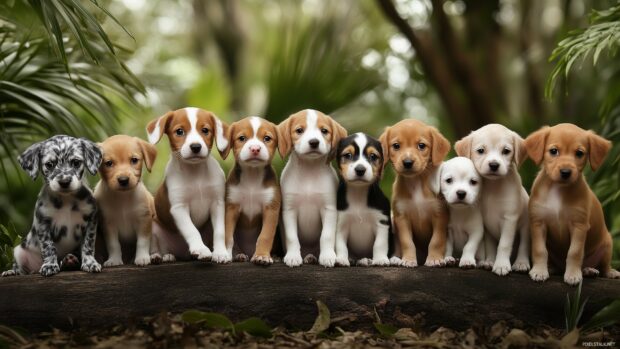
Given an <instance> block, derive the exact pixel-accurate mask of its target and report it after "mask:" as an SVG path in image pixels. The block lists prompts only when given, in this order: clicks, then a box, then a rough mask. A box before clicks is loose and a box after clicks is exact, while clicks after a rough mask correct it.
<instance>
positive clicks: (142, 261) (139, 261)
mask: <svg viewBox="0 0 620 349" xmlns="http://www.w3.org/2000/svg"><path fill="white" fill-rule="evenodd" d="M133 264H135V265H137V266H140V267H144V266H147V265H149V264H151V256H149V255H148V254H147V255H144V256H136V259H134V261H133Z"/></svg>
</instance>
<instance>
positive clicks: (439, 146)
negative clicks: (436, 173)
mask: <svg viewBox="0 0 620 349" xmlns="http://www.w3.org/2000/svg"><path fill="white" fill-rule="evenodd" d="M431 137H432V139H433V145H432V147H433V148H432V149H431V161H432V163H433V166H439V165H441V162H442V161H443V159H444V158H445V157H446V155H448V153H449V152H450V147H451V146H450V142H448V140H447V139H446V137H444V136H443V135H442V134H441V133H439V130H437V129H436V128H434V127H431Z"/></svg>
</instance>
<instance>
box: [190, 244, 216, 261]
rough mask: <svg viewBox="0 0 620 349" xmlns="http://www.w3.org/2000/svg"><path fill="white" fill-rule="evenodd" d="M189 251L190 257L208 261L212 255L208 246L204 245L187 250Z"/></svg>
mask: <svg viewBox="0 0 620 349" xmlns="http://www.w3.org/2000/svg"><path fill="white" fill-rule="evenodd" d="M189 253H190V254H191V255H192V258H194V259H197V260H199V261H210V260H211V257H212V255H213V254H212V253H211V250H209V248H208V247H206V246H204V247H200V248H196V249H192V250H190V251H189Z"/></svg>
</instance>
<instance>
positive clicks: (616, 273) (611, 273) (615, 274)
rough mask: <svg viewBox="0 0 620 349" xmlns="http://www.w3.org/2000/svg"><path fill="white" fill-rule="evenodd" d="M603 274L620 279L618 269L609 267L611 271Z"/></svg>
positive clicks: (609, 277)
mask: <svg viewBox="0 0 620 349" xmlns="http://www.w3.org/2000/svg"><path fill="white" fill-rule="evenodd" d="M603 276H604V277H606V278H608V279H620V271H617V270H616V269H609V271H608V272H606V273H605V275H603Z"/></svg>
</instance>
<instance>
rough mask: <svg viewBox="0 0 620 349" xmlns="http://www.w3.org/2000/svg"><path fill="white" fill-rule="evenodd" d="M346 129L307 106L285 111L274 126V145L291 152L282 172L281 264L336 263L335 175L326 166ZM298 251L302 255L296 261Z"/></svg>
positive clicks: (329, 264)
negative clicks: (276, 140) (283, 254)
mask: <svg viewBox="0 0 620 349" xmlns="http://www.w3.org/2000/svg"><path fill="white" fill-rule="evenodd" d="M346 136H347V131H346V130H345V129H344V128H343V127H342V126H340V125H339V124H338V123H337V122H336V121H334V120H333V119H332V118H331V117H329V116H327V115H325V114H323V113H321V112H319V111H316V110H312V109H307V110H302V111H300V112H297V113H295V114H293V115H291V116H290V117H289V118H288V119H286V120H285V121H283V122H282V123H280V125H278V149H279V151H280V154H282V156H286V155H287V154H289V153H291V152H292V153H291V156H290V158H289V160H288V162H287V163H286V166H285V167H284V170H283V171H282V177H281V180H280V183H281V188H282V221H283V223H284V224H283V225H284V230H285V239H284V247H285V249H286V254H285V256H284V263H285V264H286V265H288V266H289V267H295V266H300V265H301V264H302V262H304V261H305V262H306V263H311V262H314V261H315V260H316V257H315V256H316V254H317V253H319V264H321V265H323V266H325V267H333V266H334V264H335V262H336V251H335V235H336V223H337V211H336V191H337V186H338V178H337V177H336V172H335V171H334V169H333V168H332V167H331V165H330V161H331V160H332V159H333V157H334V156H335V152H336V145H337V144H338V141H340V139H341V138H344V137H346ZM302 253H303V254H304V255H305V258H304V259H302Z"/></svg>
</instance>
